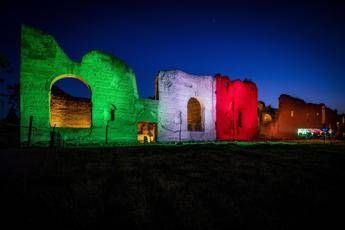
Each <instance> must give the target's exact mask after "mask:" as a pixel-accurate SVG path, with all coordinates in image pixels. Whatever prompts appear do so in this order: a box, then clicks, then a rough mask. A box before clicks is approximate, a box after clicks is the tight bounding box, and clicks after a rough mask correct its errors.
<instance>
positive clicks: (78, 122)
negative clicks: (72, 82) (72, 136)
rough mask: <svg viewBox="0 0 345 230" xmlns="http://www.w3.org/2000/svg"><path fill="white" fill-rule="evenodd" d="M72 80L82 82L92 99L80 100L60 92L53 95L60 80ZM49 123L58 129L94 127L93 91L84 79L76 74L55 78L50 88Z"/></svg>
mask: <svg viewBox="0 0 345 230" xmlns="http://www.w3.org/2000/svg"><path fill="white" fill-rule="evenodd" d="M67 78H72V79H76V80H78V81H80V82H81V83H82V84H83V85H84V86H86V87H87V88H88V90H89V94H90V99H89V100H85V99H84V100H80V99H78V98H74V97H73V96H71V95H68V94H65V92H63V91H60V95H54V94H53V93H52V89H53V86H54V85H55V83H57V82H58V81H60V80H63V79H67ZM49 89H50V90H49V93H48V94H49V95H48V97H49V123H50V126H51V127H58V128H91V127H92V90H91V87H90V85H89V84H88V83H87V82H86V80H84V79H83V78H82V77H80V76H77V75H74V74H62V75H59V76H57V77H55V78H54V79H53V80H52V81H51V83H50V87H49Z"/></svg>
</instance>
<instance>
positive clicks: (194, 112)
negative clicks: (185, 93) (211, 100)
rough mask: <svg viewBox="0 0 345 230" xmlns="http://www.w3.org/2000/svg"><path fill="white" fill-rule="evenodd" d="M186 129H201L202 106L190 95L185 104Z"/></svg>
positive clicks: (202, 128) (202, 126)
mask: <svg viewBox="0 0 345 230" xmlns="http://www.w3.org/2000/svg"><path fill="white" fill-rule="evenodd" d="M187 123H188V131H203V130H204V124H203V122H202V108H201V104H200V102H199V101H198V100H197V99H196V98H194V97H192V98H191V99H189V101H188V105H187Z"/></svg>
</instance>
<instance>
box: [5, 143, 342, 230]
mask: <svg viewBox="0 0 345 230" xmlns="http://www.w3.org/2000/svg"><path fill="white" fill-rule="evenodd" d="M0 180H1V181H0V182H1V197H0V201H1V207H0V208H1V211H2V214H1V218H2V219H3V220H2V221H1V225H4V224H5V223H6V222H8V223H11V226H12V227H14V226H16V225H24V226H26V227H29V226H35V227H36V228H37V227H45V228H46V229H52V228H59V229H66V228H71V227H75V228H90V227H95V229H99V228H102V227H105V226H109V225H111V226H113V227H111V229H116V227H117V228H121V227H126V228H130V229H218V228H225V229H230V228H233V227H242V228H251V229H253V228H258V227H265V228H266V229H295V228H297V227H307V228H308V229H310V228H311V227H327V228H328V229H332V226H335V225H336V224H338V225H339V224H341V225H342V227H340V228H338V229H341V228H343V227H344V226H345V218H344V215H345V214H344V213H345V205H344V204H345V202H344V201H345V198H344V197H345V186H344V184H345V146H339V145H338V146H336V145H279V144H278V145H265V144H261V145H250V146H243V145H234V144H221V145H215V144H204V145H182V146H143V147H119V148H103V149H55V150H54V149H19V150H18V149H17V150H10V149H9V150H5V151H2V152H1V153H0Z"/></svg>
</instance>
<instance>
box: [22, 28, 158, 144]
mask: <svg viewBox="0 0 345 230" xmlns="http://www.w3.org/2000/svg"><path fill="white" fill-rule="evenodd" d="M64 77H74V78H78V79H80V80H81V81H83V82H84V83H85V84H87V85H88V86H89V88H90V90H91V101H92V114H91V116H92V118H91V119H92V126H91V128H84V129H71V128H55V131H57V132H59V133H61V134H62V137H63V139H64V140H65V142H66V143H74V144H82V143H88V144H93V143H94V144H103V143H105V140H106V127H107V123H108V127H109V128H108V141H109V143H117V142H136V140H137V123H138V122H140V121H149V122H157V106H158V101H154V100H148V99H139V98H138V91H137V85H136V79H135V75H134V72H133V71H132V69H130V68H129V67H128V66H127V65H126V63H124V62H123V61H122V60H119V59H117V58H116V57H113V56H111V55H108V54H105V53H102V52H99V51H91V52H89V53H87V54H85V55H84V57H83V58H82V60H81V62H80V63H78V62H74V61H72V60H71V59H70V58H69V57H68V56H67V55H66V54H65V53H64V51H63V50H62V49H61V48H60V47H59V45H58V44H57V42H56V41H55V39H54V38H53V37H52V36H51V35H49V34H45V33H43V32H41V31H38V30H36V29H33V28H30V27H27V26H22V38H21V73H20V87H21V88H20V94H21V95H20V113H21V142H22V143H25V142H26V141H27V140H28V125H29V118H30V116H33V133H32V143H33V144H38V143H42V144H48V143H49V140H50V131H52V129H53V128H52V127H50V123H49V121H50V112H49V110H50V88H51V86H52V85H53V84H54V82H56V81H57V80H59V79H61V78H64ZM114 106H115V108H116V112H115V120H114V121H110V122H109V119H110V110H111V108H112V107H114Z"/></svg>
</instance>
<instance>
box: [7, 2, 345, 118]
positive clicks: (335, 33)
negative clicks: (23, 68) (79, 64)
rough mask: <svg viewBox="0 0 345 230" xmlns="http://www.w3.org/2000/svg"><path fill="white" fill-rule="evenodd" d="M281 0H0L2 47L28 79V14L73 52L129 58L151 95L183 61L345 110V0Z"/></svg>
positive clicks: (271, 96)
mask: <svg viewBox="0 0 345 230" xmlns="http://www.w3.org/2000/svg"><path fill="white" fill-rule="evenodd" d="M5 1H6V0H5ZM2 2H3V1H2ZM276 2H277V1H237V2H235V1H227V2H219V1H217V0H212V1H207V2H206V1H205V2H202V1H195V2H187V1H164V2H158V1H155V2H152V1H151V2H150V3H146V4H144V3H141V2H140V1H137V2H133V1H131V2H130V1H124V2H123V3H118V2H117V3H111V2H110V1H109V2H102V1H101V0H100V1H97V4H92V3H89V2H87V1H83V3H82V4H81V3H78V2H74V1H70V3H69V4H68V5H67V4H64V3H63V2H62V1H58V2H54V1H45V2H42V3H38V2H36V3H25V4H16V3H14V2H13V1H8V2H7V3H0V4H2V6H0V18H1V21H0V25H1V36H0V52H1V53H2V54H3V55H5V56H6V57H7V58H8V59H9V61H10V62H11V63H12V64H13V67H14V71H13V72H12V73H10V74H6V78H7V79H8V82H9V83H11V82H14V81H18V78H19V39H20V24H21V23H24V24H27V25H30V26H33V27H36V28H38V29H41V30H44V31H46V32H48V33H50V34H52V35H53V36H54V37H55V38H56V40H57V42H58V43H59V44H60V46H61V47H62V48H63V49H64V50H65V52H66V54H67V55H69V56H70V57H71V58H72V60H75V61H79V60H81V58H82V56H83V54H85V53H86V52H88V51H89V50H91V49H97V50H102V51H105V52H108V53H112V54H113V55H115V56H117V57H119V58H121V59H123V60H125V61H126V62H127V63H128V65H129V66H130V67H131V68H132V69H133V70H134V72H135V73H136V77H137V84H138V89H139V93H140V96H141V97H148V96H151V95H153V93H154V89H153V85H154V77H155V75H156V73H157V72H158V71H159V70H167V69H181V70H183V71H185V72H188V73H192V74H200V75H214V74H216V73H222V74H224V75H228V76H230V77H231V78H232V79H235V78H241V79H244V78H249V79H251V80H253V81H254V82H255V83H256V84H257V86H258V89H259V99H260V100H263V101H265V102H266V104H272V105H273V106H275V107H276V106H278V105H277V104H278V103H277V102H278V97H279V95H280V94H282V93H287V94H290V95H292V96H296V97H300V98H302V99H304V100H306V101H310V102H324V103H326V104H327V105H328V106H330V107H331V108H334V109H338V111H340V112H345V101H344V99H345V87H344V86H345V77H344V75H345V65H344V60H345V42H344V41H345V13H344V12H345V7H344V6H343V5H339V4H338V5H337V4H335V3H331V2H329V1H320V2H318V1H310V2H303V1H298V2H292V1H279V3H276ZM19 6H20V7H19ZM70 86H73V85H70ZM1 87H2V88H4V86H1ZM82 94H83V92H82V91H76V92H75V95H82Z"/></svg>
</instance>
